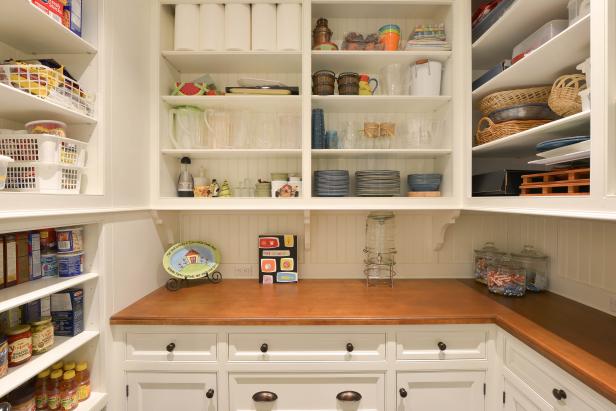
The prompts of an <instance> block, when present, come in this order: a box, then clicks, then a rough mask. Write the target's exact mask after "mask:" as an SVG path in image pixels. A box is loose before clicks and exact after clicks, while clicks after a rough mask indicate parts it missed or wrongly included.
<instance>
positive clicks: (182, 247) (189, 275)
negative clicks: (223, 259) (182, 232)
mask: <svg viewBox="0 0 616 411" xmlns="http://www.w3.org/2000/svg"><path fill="white" fill-rule="evenodd" d="M219 264H220V251H218V249H217V248H216V247H214V246H213V245H212V244H209V243H206V242H204V241H184V242H182V243H177V244H174V245H172V246H171V247H170V248H169V249H168V250H167V252H166V253H165V255H164V256H163V267H164V268H165V271H167V273H169V275H171V276H172V277H175V278H180V279H188V280H196V279H199V278H203V277H205V276H207V275H209V274H211V273H213V272H214V271H216V269H217V268H218V265H219Z"/></svg>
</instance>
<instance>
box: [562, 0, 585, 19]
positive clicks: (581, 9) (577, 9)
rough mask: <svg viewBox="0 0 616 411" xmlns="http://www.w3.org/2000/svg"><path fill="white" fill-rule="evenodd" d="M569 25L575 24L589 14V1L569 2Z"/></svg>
mask: <svg viewBox="0 0 616 411" xmlns="http://www.w3.org/2000/svg"><path fill="white" fill-rule="evenodd" d="M567 8H568V9H569V25H572V24H575V23H576V22H577V21H578V20H580V19H581V18H582V17H584V16H585V15H587V14H588V13H590V0H569V4H567Z"/></svg>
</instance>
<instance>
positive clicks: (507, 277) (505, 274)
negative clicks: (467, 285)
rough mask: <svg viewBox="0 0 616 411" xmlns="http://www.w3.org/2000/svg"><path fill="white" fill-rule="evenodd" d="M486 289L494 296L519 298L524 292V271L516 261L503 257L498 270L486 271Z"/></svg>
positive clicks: (507, 256)
mask: <svg viewBox="0 0 616 411" xmlns="http://www.w3.org/2000/svg"><path fill="white" fill-rule="evenodd" d="M488 289H489V290H490V292H492V293H495V294H501V295H507V296H511V297H521V296H523V295H524V293H525V292H526V270H525V269H524V267H522V265H521V264H520V263H519V262H518V261H515V260H513V259H512V258H511V256H509V255H505V256H504V257H503V258H502V259H501V261H500V263H499V264H498V269H496V270H495V269H492V268H490V269H489V270H488Z"/></svg>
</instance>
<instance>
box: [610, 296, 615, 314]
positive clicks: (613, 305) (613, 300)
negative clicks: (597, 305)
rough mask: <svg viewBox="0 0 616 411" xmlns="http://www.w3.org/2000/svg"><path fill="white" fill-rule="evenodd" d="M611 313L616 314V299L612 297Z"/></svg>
mask: <svg viewBox="0 0 616 411" xmlns="http://www.w3.org/2000/svg"><path fill="white" fill-rule="evenodd" d="M610 311H611V312H613V313H616V297H610Z"/></svg>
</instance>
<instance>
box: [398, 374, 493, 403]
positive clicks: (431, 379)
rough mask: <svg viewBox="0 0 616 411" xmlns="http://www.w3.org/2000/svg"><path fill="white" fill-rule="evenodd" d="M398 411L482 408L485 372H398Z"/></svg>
mask: <svg viewBox="0 0 616 411" xmlns="http://www.w3.org/2000/svg"><path fill="white" fill-rule="evenodd" d="M397 381H398V387H397V390H398V392H397V393H396V396H397V398H398V400H397V404H398V407H397V410H398V411H452V410H455V411H483V410H485V395H484V389H483V384H484V382H485V372H484V371H433V372H400V373H398V376H397Z"/></svg>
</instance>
